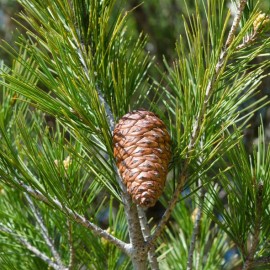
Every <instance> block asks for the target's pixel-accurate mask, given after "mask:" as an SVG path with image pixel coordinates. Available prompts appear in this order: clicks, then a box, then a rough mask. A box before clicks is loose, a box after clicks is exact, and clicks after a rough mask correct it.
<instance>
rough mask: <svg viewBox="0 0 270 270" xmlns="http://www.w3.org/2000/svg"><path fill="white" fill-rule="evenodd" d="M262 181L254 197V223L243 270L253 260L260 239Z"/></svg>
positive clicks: (247, 268)
mask: <svg viewBox="0 0 270 270" xmlns="http://www.w3.org/2000/svg"><path fill="white" fill-rule="evenodd" d="M262 197H263V183H262V182H260V183H259V184H258V193H257V198H256V206H257V207H256V208H257V209H256V217H255V225H254V233H253V237H252V241H251V249H250V251H249V254H248V256H247V258H246V260H245V263H244V265H243V270H249V269H250V268H251V267H252V264H253V262H254V255H255V252H256V249H257V247H258V245H259V241H260V232H261V219H262V202H263V198H262Z"/></svg>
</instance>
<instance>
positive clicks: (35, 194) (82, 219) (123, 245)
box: [20, 182, 132, 256]
mask: <svg viewBox="0 0 270 270" xmlns="http://www.w3.org/2000/svg"><path fill="white" fill-rule="evenodd" d="M20 186H21V188H22V189H23V190H24V191H25V192H27V193H28V194H30V195H31V196H33V197H34V198H36V199H37V200H39V201H42V202H45V203H47V204H50V205H52V204H53V206H54V207H55V208H57V209H58V210H60V211H61V212H63V213H65V214H66V215H67V216H68V217H69V218H71V219H72V220H74V221H75V222H76V223H78V224H81V225H82V226H83V227H85V228H87V229H89V230H91V231H92V232H93V233H94V234H95V235H97V236H99V237H103V238H105V239H106V240H107V241H109V242H110V243H112V244H114V245H115V246H117V247H118V248H119V249H120V250H122V251H123V252H124V253H125V254H127V255H128V256H131V252H132V250H131V246H130V244H127V243H125V242H123V241H121V240H119V239H118V238H116V237H114V236H113V235H111V234H110V233H108V232H107V231H105V230H102V229H101V228H100V227H98V226H97V225H95V224H94V223H92V222H90V221H89V220H87V219H86V218H85V217H83V216H81V215H80V214H78V213H77V212H75V211H73V210H71V209H70V208H68V207H64V206H63V205H62V204H61V203H60V202H59V201H58V200H56V199H53V198H50V199H48V197H49V195H47V196H46V197H45V196H44V195H43V194H42V193H40V192H39V191H37V190H35V189H33V188H32V187H29V186H27V185H26V184H24V183H22V182H21V183H20Z"/></svg>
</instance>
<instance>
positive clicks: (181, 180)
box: [147, 0, 247, 248]
mask: <svg viewBox="0 0 270 270" xmlns="http://www.w3.org/2000/svg"><path fill="white" fill-rule="evenodd" d="M246 3H247V0H241V1H240V5H239V7H238V12H237V14H236V16H235V18H234V21H233V24H232V27H231V29H230V31H229V34H228V38H227V41H226V43H225V49H224V51H222V52H221V53H220V57H219V60H218V62H217V64H216V66H215V70H214V73H213V75H212V77H211V78H210V81H209V83H208V85H207V87H206V91H205V97H204V103H203V106H202V108H201V110H200V112H199V114H198V116H197V117H196V120H195V122H194V124H193V130H192V135H191V139H190V143H189V145H188V154H187V157H186V160H185V163H184V165H183V168H182V170H181V173H180V175H179V182H178V184H177V186H176V189H175V192H174V194H173V197H172V199H171V201H170V202H169V205H168V207H167V209H166V211H165V213H164V215H163V217H162V218H161V220H160V222H159V224H158V226H157V228H156V230H155V232H154V234H153V235H152V236H151V237H150V238H149V241H148V242H147V248H150V247H151V246H152V245H153V244H154V243H155V241H156V240H157V238H158V237H159V235H160V234H161V232H162V231H163V229H164V227H165V225H166V223H167V221H168V220H169V218H170V215H171V213H172V211H173V208H174V207H175V205H176V203H177V201H178V199H179V195H180V193H181V191H182V189H183V187H184V184H185V182H186V181H187V178H188V167H189V162H190V155H189V154H190V153H191V152H192V151H193V149H194V148H195V143H196V141H197V139H198V137H199V133H200V126H199V123H202V122H203V118H204V117H205V114H206V110H207V107H208V104H209V101H210V97H211V94H212V91H213V89H214V84H215V82H216V80H217V78H218V76H219V74H220V72H221V71H222V69H223V68H224V67H225V65H226V58H227V55H228V47H229V45H230V44H231V42H232V40H233V36H234V35H235V32H236V30H237V27H238V25H239V22H240V19H241V16H242V13H243V10H244V8H245V5H246Z"/></svg>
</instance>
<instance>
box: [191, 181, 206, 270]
mask: <svg viewBox="0 0 270 270" xmlns="http://www.w3.org/2000/svg"><path fill="white" fill-rule="evenodd" d="M199 186H200V187H201V189H200V196H199V200H200V202H199V206H198V208H197V209H198V212H197V214H196V217H195V222H194V227H193V232H192V236H191V242H190V246H189V251H188V262H187V270H192V269H193V255H194V250H195V246H196V240H197V237H198V234H199V231H200V226H201V219H202V214H203V204H204V196H205V190H204V189H203V188H202V181H201V180H199Z"/></svg>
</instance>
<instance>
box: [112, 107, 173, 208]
mask: <svg viewBox="0 0 270 270" xmlns="http://www.w3.org/2000/svg"><path fill="white" fill-rule="evenodd" d="M113 143H114V156H115V158H116V162H117V166H118V169H119V172H120V174H121V176H122V180H123V182H124V184H125V185H126V186H127V190H128V192H129V193H130V195H131V196H132V199H133V201H134V202H135V203H137V204H139V205H141V206H145V207H150V206H153V205H154V204H155V203H156V201H157V199H158V198H159V197H160V195H161V193H162V191H163V188H164V185H165V180H166V175H167V172H168V165H169V160H170V156H171V152H170V143H171V142H170V136H169V133H168V131H167V130H166V127H165V125H164V123H163V122H162V121H161V120H160V119H159V118H158V117H157V116H156V115H155V114H153V113H152V112H148V111H145V110H137V111H133V112H130V113H128V114H126V115H125V116H123V117H122V118H121V119H120V120H119V123H118V124H117V125H116V127H115V130H114V134H113Z"/></svg>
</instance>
